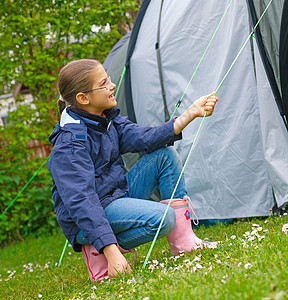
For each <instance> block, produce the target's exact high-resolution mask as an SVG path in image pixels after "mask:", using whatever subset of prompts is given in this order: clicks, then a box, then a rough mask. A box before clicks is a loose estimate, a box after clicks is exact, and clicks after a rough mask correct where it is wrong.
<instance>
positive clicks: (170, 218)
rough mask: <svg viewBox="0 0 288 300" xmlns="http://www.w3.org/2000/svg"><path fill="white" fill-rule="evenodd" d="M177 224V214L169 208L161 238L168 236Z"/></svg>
mask: <svg viewBox="0 0 288 300" xmlns="http://www.w3.org/2000/svg"><path fill="white" fill-rule="evenodd" d="M175 223H176V214H175V211H174V209H173V208H171V207H169V208H168V211H167V214H166V216H165V219H164V222H163V224H162V228H161V231H160V233H159V237H164V236H167V235H168V234H169V233H171V232H172V230H173V229H174V226H175Z"/></svg>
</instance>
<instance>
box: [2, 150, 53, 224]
mask: <svg viewBox="0 0 288 300" xmlns="http://www.w3.org/2000/svg"><path fill="white" fill-rule="evenodd" d="M49 156H50V155H49ZM49 156H48V157H47V158H46V159H45V160H44V162H43V163H42V165H41V166H40V167H39V169H38V170H37V171H36V172H35V173H34V174H33V176H32V177H31V178H30V179H29V180H28V182H27V183H26V184H25V185H24V187H23V188H22V190H21V191H20V192H19V193H18V194H17V196H16V197H15V198H14V199H13V200H12V201H11V202H10V204H9V205H8V206H7V207H6V209H5V210H4V211H3V213H2V214H1V215H0V219H1V218H2V216H3V215H4V214H5V213H6V211H7V210H8V209H9V208H10V207H11V206H12V204H13V203H14V202H15V201H16V200H17V199H18V197H19V196H20V195H21V194H22V192H23V191H24V190H25V189H26V187H27V186H28V185H29V183H30V182H31V181H32V180H33V179H34V177H35V176H36V175H37V174H38V172H39V171H40V170H41V169H42V167H43V166H44V165H45V163H46V162H47V160H48V159H49Z"/></svg>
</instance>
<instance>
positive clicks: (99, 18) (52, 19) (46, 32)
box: [0, 0, 140, 247]
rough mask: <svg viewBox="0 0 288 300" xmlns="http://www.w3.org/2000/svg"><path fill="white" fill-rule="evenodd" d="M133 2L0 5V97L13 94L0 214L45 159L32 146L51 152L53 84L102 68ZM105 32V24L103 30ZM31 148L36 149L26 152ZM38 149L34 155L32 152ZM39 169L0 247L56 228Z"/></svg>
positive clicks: (1, 135)
mask: <svg viewBox="0 0 288 300" xmlns="http://www.w3.org/2000/svg"><path fill="white" fill-rule="evenodd" d="M139 2H140V1H139V0H138V1H137V0H135V1H134V0H129V1H126V0H122V1H120V0H99V1H98V0H97V1H96V0H88V1H86V0H85V1H84V0H72V1H67V0H66V1H62V0H61V1H60V0H53V1H50V0H36V1H33V2H31V1H28V0H13V1H11V0H2V2H1V6H0V45H1V48H0V82H1V84H0V91H1V92H2V93H12V92H13V91H14V88H15V86H16V85H17V84H19V83H21V84H22V89H23V90H26V91H27V92H28V94H29V95H30V96H28V94H27V93H26V94H25V93H24V94H21V93H20V94H18V96H17V97H16V99H15V103H13V104H12V106H11V110H10V112H9V114H8V122H9V124H8V125H7V126H5V127H2V128H0V143H1V144H0V213H1V212H3V211H4V209H5V208H6V207H7V205H9V203H10V202H11V201H12V200H13V199H14V197H15V196H16V195H17V193H18V192H19V191H20V190H21V189H22V188H23V186H24V185H25V184H26V182H28V180H29V179H30V178H31V176H32V175H33V174H34V172H35V171H36V170H37V169H38V168H39V166H40V165H41V163H42V162H43V161H44V159H45V158H46V157H41V158H39V155H38V158H37V156H36V154H35V153H36V152H37V151H38V150H39V148H37V146H35V145H34V144H35V143H34V142H35V141H37V143H41V144H42V146H43V147H45V149H51V145H50V144H49V142H48V137H49V134H50V133H51V132H52V130H53V128H54V127H55V125H56V122H57V116H58V107H57V99H58V97H59V95H58V91H57V78H58V73H59V70H60V69H61V68H62V67H63V66H64V65H65V64H66V63H68V62H69V61H71V60H76V59H80V58H88V57H92V58H95V59H97V60H99V61H101V62H103V61H104V59H105V57H106V56H107V54H108V53H109V52H110V50H111V48H112V47H113V45H114V44H115V43H116V42H117V41H118V40H119V39H120V38H121V37H122V36H123V34H125V33H126V31H123V26H124V25H125V26H126V27H128V28H130V29H131V28H132V25H133V22H134V18H135V15H136V14H135V11H136V10H137V9H138V7H139ZM107 24H109V25H108V26H107ZM31 145H32V146H33V145H34V146H35V147H36V148H33V147H34V146H33V147H32V146H31ZM37 149H38V150H37ZM51 188H52V178H51V176H50V174H49V172H48V170H47V169H46V167H43V170H41V172H40V173H39V174H38V175H37V176H36V177H35V178H34V179H33V181H32V182H31V183H30V185H29V186H28V187H27V189H26V190H25V191H23V193H22V195H21V196H20V197H19V198H18V199H17V201H16V202H15V203H14V204H13V206H12V207H11V208H9V210H8V211H7V213H6V215H5V216H3V217H2V218H1V219H0V247H1V246H3V245H6V244H7V243H9V242H11V241H13V240H14V239H21V237H25V236H27V235H29V234H30V233H31V232H33V231H35V230H39V229H40V228H41V230H42V231H45V230H46V231H51V230H52V229H53V228H55V227H56V226H58V225H57V221H56V217H55V214H54V209H53V202H52V200H51Z"/></svg>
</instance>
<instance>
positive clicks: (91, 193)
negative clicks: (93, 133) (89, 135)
mask: <svg viewBox="0 0 288 300" xmlns="http://www.w3.org/2000/svg"><path fill="white" fill-rule="evenodd" d="M75 136H76V138H75ZM78 137H79V138H78V139H77V134H76V135H75V132H74V131H73V133H72V132H70V131H65V132H63V133H62V135H61V136H60V137H59V138H58V141H57V143H56V144H55V145H54V147H53V150H52V152H51V157H50V159H49V164H48V168H49V170H50V172H51V174H52V177H53V180H54V182H55V184H56V186H57V189H58V192H59V194H60V197H61V199H62V201H63V203H64V206H65V208H66V209H67V211H68V213H69V215H70V217H71V218H72V219H73V221H74V222H75V224H76V225H77V226H78V228H79V229H80V230H82V231H83V232H84V234H85V237H86V238H87V240H88V242H89V243H90V244H92V245H93V246H94V247H95V248H96V250H97V251H98V252H100V253H101V252H102V249H103V248H104V247H105V246H107V245H109V244H113V243H115V244H116V243H117V241H116V238H115V236H114V233H113V231H112V228H111V226H110V224H109V222H108V220H107V219H106V217H105V213H104V209H103V207H102V206H101V203H100V200H99V197H98V195H97V194H96V192H95V172H94V167H93V162H92V159H91V157H90V155H89V151H88V149H87V147H85V143H86V142H87V141H86V135H83V134H78Z"/></svg>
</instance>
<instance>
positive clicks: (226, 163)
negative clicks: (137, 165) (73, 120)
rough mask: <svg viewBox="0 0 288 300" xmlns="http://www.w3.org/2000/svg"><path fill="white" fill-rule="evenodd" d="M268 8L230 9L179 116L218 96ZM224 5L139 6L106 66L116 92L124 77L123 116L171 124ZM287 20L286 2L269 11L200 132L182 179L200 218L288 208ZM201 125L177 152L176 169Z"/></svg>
mask: <svg viewBox="0 0 288 300" xmlns="http://www.w3.org/2000/svg"><path fill="white" fill-rule="evenodd" d="M268 2H269V1H267V0H260V1H259V0H257V1H256V0H255V1H252V0H251V1H250V0H248V1H244V0H237V1H236V0H234V1H232V3H231V6H230V7H229V9H228V11H227V14H226V15H225V18H224V19H223V22H222V24H221V25H220V27H219V29H218V32H217V33H216V35H215V37H214V39H213V41H212V42H211V45H210V47H209V49H208V50H207V53H206V55H205V57H204V59H203V61H202V63H201V65H200V67H199V69H198V71H197V73H196V74H195V77H194V78H193V80H192V81H191V84H190V85H189V87H188V89H187V92H186V94H185V96H184V98H183V101H182V103H181V105H180V107H179V108H178V110H177V113H176V116H177V115H179V114H181V113H182V112H184V111H185V109H186V108H187V107H189V106H190V105H191V104H192V103H193V101H194V100H195V99H197V98H198V97H199V96H202V95H206V94H209V93H211V92H212V91H214V90H215V89H216V87H217V86H218V85H219V83H220V82H221V80H222V79H223V76H224V75H225V74H226V72H227V70H228V69H229V67H230V66H231V63H232V61H233V60H234V58H235V57H236V55H237V53H238V51H239V50H240V49H241V47H242V45H243V44H244V42H245V40H246V39H247V37H248V36H249V34H250V32H251V30H253V26H254V25H255V24H256V23H257V21H258V20H259V17H260V16H261V14H262V12H263V11H264V9H265V7H266V6H267V4H268ZM229 3H230V1H228V0H225V1H224V0H223V1H216V0H206V1H196V0H183V1H181V2H180V1H176V0H169V1H168V0H166V1H159V0H151V1H146V0H144V1H143V2H142V4H141V7H140V10H139V13H138V16H137V19H136V22H135V24H134V27H133V30H132V32H131V36H130V37H128V38H126V40H124V42H123V44H122V46H121V47H118V51H114V53H113V55H112V56H113V57H112V58H111V56H110V58H109V60H110V61H109V64H107V65H106V67H107V72H108V73H109V75H110V76H111V77H112V80H113V81H114V82H115V83H117V82H119V80H120V75H121V73H122V70H123V68H124V66H125V68H126V73H125V80H124V82H123V83H122V84H121V86H120V90H119V94H118V97H117V100H118V104H119V106H120V107H121V109H122V114H123V115H125V114H127V115H128V117H129V119H130V120H132V121H134V122H137V123H138V124H140V125H150V126H157V125H159V124H162V123H163V122H165V120H167V119H169V117H171V115H172V113H173V111H174V109H175V104H177V102H178V100H179V98H180V97H181V95H182V93H183V91H184V90H185V89H186V87H187V85H188V82H189V80H190V78H191V75H192V74H193V72H194V70H195V68H196V66H197V65H198V63H199V61H200V59H201V57H202V55H203V53H204V51H205V49H206V47H207V45H208V43H209V41H210V39H211V37H212V35H213V32H214V31H215V28H216V27H217V25H218V24H219V22H220V19H221V18H222V16H223V14H224V11H225V10H226V8H227V7H228V4H229ZM287 14H288V5H287V1H284V0H274V1H273V2H272V3H271V5H270V7H269V8H268V10H267V12H266V14H265V15H264V17H263V19H262V20H261V22H260V23H259V26H258V27H257V30H256V31H255V33H254V36H253V38H251V39H250V41H249V43H248V44H247V45H246V47H245V48H244V49H243V52H242V53H241V55H240V56H239V58H238V60H237V62H236V63H235V65H234V66H233V68H232V69H231V72H230V73H229V75H228V76H227V77H226V79H225V81H224V82H223V84H222V86H221V88H220V89H219V91H218V93H217V96H218V97H219V98H220V100H219V102H218V103H217V107H216V109H215V112H214V114H213V116H212V117H209V118H207V119H206V120H205V122H204V124H203V127H202V129H201V132H200V135H199V137H198V140H197V142H196V145H195V147H194V149H193V152H192V154H191V157H190V159H189V161H188V162H187V166H186V168H185V172H184V174H185V179H186V185H187V188H188V193H189V195H190V196H191V199H192V200H193V205H194V210H195V212H196V214H197V216H198V218H199V219H222V218H236V217H253V216H267V215H268V214H269V210H270V209H271V208H272V207H274V206H275V204H276V206H277V207H281V206H283V205H285V204H286V203H287V202H288V151H287V150H288V132H287V107H288V105H287V103H288V99H287V97H288V91H287V82H288V80H287V78H288V77H287V76H288V74H287V73H288V65H287V61H288V60H287V51H288V50H287V36H288V34H287V26H288V25H287V20H286V18H287ZM283 16H285V17H283ZM281 20H282V21H281ZM280 31H281V34H280ZM279 45H280V46H279ZM279 49H280V50H279ZM279 53H280V54H281V55H280V57H279ZM279 61H280V62H281V64H279ZM284 64H285V65H284ZM285 112H286V114H285ZM200 122H201V119H200V118H199V119H196V120H194V121H193V122H192V123H191V124H189V126H188V127H186V128H185V129H184V131H183V140H182V141H181V142H177V143H175V145H174V147H175V149H176V150H177V151H178V152H179V154H180V156H181V158H182V160H183V162H184V161H185V159H186V157H187V155H188V152H189V150H190V147H191V144H192V141H193V139H194V137H195V134H196V132H197V130H198V128H199V125H200ZM125 161H126V162H128V165H129V163H131V161H130V159H129V158H128V159H127V158H126V159H125ZM132 161H133V159H132Z"/></svg>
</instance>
